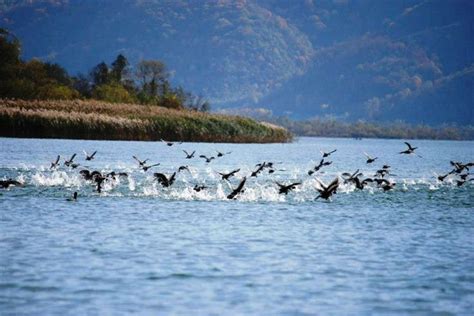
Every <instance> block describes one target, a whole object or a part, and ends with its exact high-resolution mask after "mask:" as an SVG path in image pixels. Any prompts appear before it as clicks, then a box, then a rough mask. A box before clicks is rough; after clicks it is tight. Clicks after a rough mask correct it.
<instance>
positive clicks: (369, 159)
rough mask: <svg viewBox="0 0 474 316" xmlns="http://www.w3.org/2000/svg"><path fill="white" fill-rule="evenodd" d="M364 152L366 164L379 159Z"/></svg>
mask: <svg viewBox="0 0 474 316" xmlns="http://www.w3.org/2000/svg"><path fill="white" fill-rule="evenodd" d="M364 154H365V156H366V157H367V163H368V164H369V163H373V162H374V161H375V160H377V159H379V158H378V157H375V158H372V157H370V156H369V154H368V153H364Z"/></svg>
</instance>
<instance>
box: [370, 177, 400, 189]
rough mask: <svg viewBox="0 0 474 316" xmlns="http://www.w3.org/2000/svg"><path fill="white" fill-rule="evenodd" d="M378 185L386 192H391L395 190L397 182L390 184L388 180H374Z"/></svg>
mask: <svg viewBox="0 0 474 316" xmlns="http://www.w3.org/2000/svg"><path fill="white" fill-rule="evenodd" d="M373 180H374V181H375V182H377V184H378V185H379V186H380V187H381V188H382V189H383V190H384V191H389V190H391V189H393V188H394V187H395V186H396V185H397V184H396V183H395V182H390V181H388V180H387V179H373Z"/></svg>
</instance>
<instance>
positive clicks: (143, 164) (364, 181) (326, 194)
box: [0, 140, 474, 201]
mask: <svg viewBox="0 0 474 316" xmlns="http://www.w3.org/2000/svg"><path fill="white" fill-rule="evenodd" d="M162 141H163V140H162ZM163 143H165V144H166V145H167V146H170V147H171V146H173V145H174V144H175V143H173V142H168V141H163ZM405 144H406V146H407V149H406V150H403V151H400V152H399V154H402V155H417V156H418V157H421V156H420V155H418V154H417V153H416V152H415V150H416V149H417V147H413V146H412V145H411V144H410V143H408V142H405ZM336 151H337V149H334V150H332V151H329V152H321V154H322V157H321V160H320V161H319V163H318V164H317V165H316V166H314V168H312V169H310V170H309V171H308V172H307V174H308V175H309V176H312V175H313V174H316V173H318V172H320V171H321V169H322V168H324V167H326V166H329V165H331V164H332V161H329V160H328V158H329V157H330V156H331V155H332V154H334V153H335V152H336ZM183 152H184V154H185V157H184V158H185V159H193V158H195V157H196V151H193V152H188V151H186V150H183ZM216 153H217V154H216V155H215V156H206V155H199V156H197V157H198V158H201V159H204V161H205V162H206V164H209V163H211V162H212V161H213V160H214V159H217V158H221V157H224V156H226V155H229V154H231V153H232V152H225V153H224V152H220V151H216ZM96 154H97V151H94V152H93V153H92V154H88V153H87V152H85V151H84V156H85V158H84V159H85V160H86V161H92V160H94V159H95V156H96ZM364 154H365V156H366V157H367V160H366V164H372V163H374V162H375V161H376V160H377V159H378V157H371V156H370V155H369V154H367V153H364ZM76 156H77V155H76V154H73V155H72V156H71V157H70V158H69V159H65V160H64V162H63V163H64V166H66V167H68V168H70V169H77V168H78V167H79V166H80V164H79V163H77V162H75V159H76ZM132 158H133V159H134V160H135V161H136V162H137V164H138V168H140V169H141V170H143V172H148V171H149V170H150V169H151V168H154V167H157V166H159V165H160V163H154V164H148V162H149V159H144V160H141V159H139V158H138V157H136V156H132ZM60 160H61V156H60V155H58V156H57V157H56V159H55V160H54V161H53V162H51V166H50V169H57V168H59V167H60V165H61V163H60ZM450 163H451V166H452V170H450V171H448V172H447V173H446V174H444V175H437V180H438V181H440V182H443V181H444V180H445V179H446V178H447V177H448V176H450V175H453V174H454V175H455V176H457V177H458V178H457V179H456V184H457V186H462V185H463V184H464V183H466V182H467V181H474V178H470V179H468V177H469V175H470V173H469V168H470V167H472V166H474V163H472V162H469V163H462V162H455V161H451V162H450ZM276 164H277V163H275V162H265V161H264V162H262V163H258V164H256V165H255V170H254V171H252V172H251V173H250V174H249V175H247V176H243V177H242V178H241V179H240V181H239V183H238V185H237V186H236V187H235V188H232V190H231V192H230V193H229V194H228V195H227V198H228V199H230V200H232V199H236V198H237V197H238V196H239V195H240V194H242V193H243V192H244V191H245V184H246V181H247V177H258V176H259V174H261V173H262V172H264V171H267V172H268V173H269V174H272V173H274V172H275V171H276V169H275V165H276ZM390 168H391V167H390V166H389V165H383V166H382V168H381V169H379V170H377V171H376V172H375V174H374V175H373V176H372V177H366V178H362V177H363V174H362V173H361V172H359V169H358V170H356V171H355V172H352V173H349V172H344V173H342V175H341V177H338V176H336V177H335V178H334V180H332V181H331V182H330V183H329V184H327V185H326V184H325V183H323V182H322V181H321V180H319V179H318V178H315V180H316V182H317V184H318V185H317V186H316V187H315V189H316V191H317V192H318V194H319V195H318V196H316V198H315V200H317V199H320V198H321V199H325V200H329V199H330V198H331V197H332V196H333V195H334V194H336V193H337V190H338V188H339V186H340V184H341V183H345V184H352V185H354V186H355V188H357V189H358V190H363V189H364V187H365V186H367V185H368V184H369V183H375V184H376V185H377V186H378V187H380V188H381V189H382V190H383V191H389V190H392V189H393V188H394V187H395V186H396V183H395V182H392V181H390V180H388V179H387V176H388V175H391V171H390V170H391V169H390ZM184 171H188V172H190V170H189V167H188V166H187V165H182V166H179V168H178V169H177V171H175V172H173V173H172V174H170V175H166V174H164V173H159V172H155V173H153V178H154V179H155V180H156V181H157V182H158V183H159V184H160V185H161V186H163V187H171V186H172V185H173V184H174V183H175V180H176V177H177V175H178V174H179V173H180V172H184ZM240 171H241V169H240V168H239V169H235V170H232V171H230V172H218V174H219V175H220V177H221V179H222V180H223V181H228V182H230V179H231V178H232V177H236V175H237V174H238V173H239V172H240ZM79 174H80V175H81V176H82V178H83V179H84V180H86V181H88V182H90V183H91V184H93V185H94V186H95V190H96V191H97V192H98V193H101V192H102V188H103V184H104V182H105V181H114V180H116V178H117V177H128V174H127V173H125V172H114V171H112V172H109V173H106V174H104V173H101V172H99V171H90V170H88V169H82V170H80V171H79ZM302 184H303V183H302V182H301V181H300V182H293V183H288V184H283V183H280V182H278V181H275V185H276V187H277V189H278V193H279V194H285V195H287V194H289V193H290V192H291V191H293V190H294V189H296V188H297V187H298V186H300V185H302ZM10 186H18V187H22V186H24V183H21V182H19V181H17V180H13V179H8V180H0V188H8V187H10ZM208 188H209V187H208V186H206V185H205V184H196V185H195V186H194V187H193V190H194V191H196V192H201V191H203V190H206V189H208ZM77 198H78V194H77V192H74V194H73V196H72V197H71V198H69V199H68V200H71V201H75V200H77Z"/></svg>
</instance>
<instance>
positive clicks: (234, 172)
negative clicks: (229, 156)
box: [231, 168, 240, 174]
mask: <svg viewBox="0 0 474 316" xmlns="http://www.w3.org/2000/svg"><path fill="white" fill-rule="evenodd" d="M239 171H240V168H239V169H235V170H234V171H232V172H231V174H236V173H237V172H239Z"/></svg>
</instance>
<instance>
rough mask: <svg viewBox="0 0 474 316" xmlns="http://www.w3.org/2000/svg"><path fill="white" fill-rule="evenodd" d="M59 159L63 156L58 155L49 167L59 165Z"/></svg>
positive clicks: (52, 167)
mask: <svg viewBox="0 0 474 316" xmlns="http://www.w3.org/2000/svg"><path fill="white" fill-rule="evenodd" d="M59 159H61V156H59V155H58V157H57V158H56V161H53V162H52V163H51V167H49V169H54V168H57V167H58V166H59Z"/></svg>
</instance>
